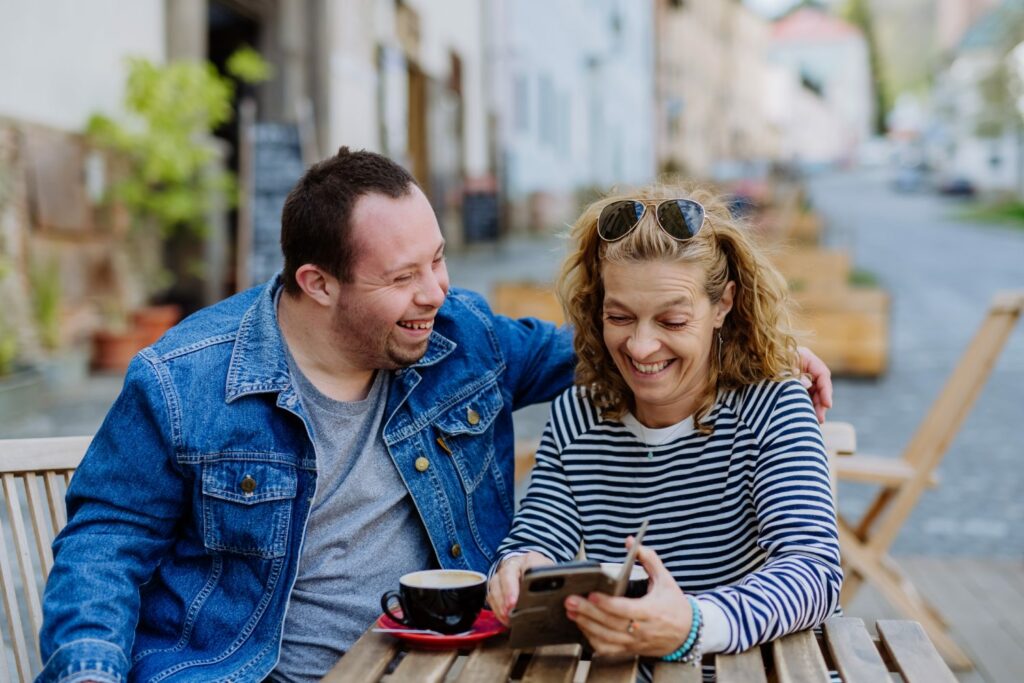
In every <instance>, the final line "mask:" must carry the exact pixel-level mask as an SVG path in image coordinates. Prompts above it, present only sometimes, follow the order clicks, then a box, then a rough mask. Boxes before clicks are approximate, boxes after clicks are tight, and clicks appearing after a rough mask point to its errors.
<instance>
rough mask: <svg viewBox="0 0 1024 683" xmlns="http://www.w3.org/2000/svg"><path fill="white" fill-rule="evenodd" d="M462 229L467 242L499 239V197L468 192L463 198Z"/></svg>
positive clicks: (488, 193)
mask: <svg viewBox="0 0 1024 683" xmlns="http://www.w3.org/2000/svg"><path fill="white" fill-rule="evenodd" d="M462 228H463V234H464V235H465V237H466V241H467V242H493V241H494V240H497V239H498V195H497V193H496V192H467V193H466V194H465V195H463V198H462Z"/></svg>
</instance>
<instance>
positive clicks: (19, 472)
mask: <svg viewBox="0 0 1024 683" xmlns="http://www.w3.org/2000/svg"><path fill="white" fill-rule="evenodd" d="M91 440H92V437H89V436H72V437H60V438H52V439H6V440H0V478H2V480H3V498H4V502H5V503H6V505H5V508H6V509H5V510H4V511H0V590H2V592H3V603H4V615H5V616H6V620H5V623H4V624H3V625H2V626H0V653H2V654H3V661H2V662H0V681H2V682H4V683H6V682H7V681H11V680H16V681H29V680H32V678H33V677H34V676H35V674H37V673H38V672H39V670H40V669H41V668H42V663H41V662H40V661H39V629H40V627H41V626H42V623H43V619H42V606H41V602H42V589H43V586H45V585H46V578H47V577H48V576H49V575H50V569H51V568H52V567H53V551H52V549H51V547H50V546H51V544H52V543H53V539H54V537H55V536H56V535H57V533H58V532H59V531H60V530H61V529H62V528H63V527H64V524H65V523H66V522H67V514H66V511H65V508H64V494H65V493H66V491H67V486H68V484H69V483H70V482H71V475H72V473H73V472H74V470H75V468H76V467H77V466H78V463H79V462H80V461H81V460H82V456H83V455H84V454H85V449H86V448H88V446H89V442H90V441H91ZM26 520H27V522H28V523H26ZM30 527H31V528H30ZM30 534H31V535H30ZM19 589H20V590H19ZM8 653H13V658H14V662H13V663H14V666H15V669H16V672H17V675H16V676H13V677H12V676H11V673H12V670H11V661H10V659H11V657H10V654H8Z"/></svg>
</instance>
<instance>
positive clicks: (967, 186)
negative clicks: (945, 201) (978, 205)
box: [939, 176, 975, 197]
mask: <svg viewBox="0 0 1024 683" xmlns="http://www.w3.org/2000/svg"><path fill="white" fill-rule="evenodd" d="M939 193H940V194H944V195H947V196H950V197H973V196H974V195H975V189H974V183H972V182H971V181H970V180H968V179H967V178H964V177H962V176H951V177H949V178H944V179H943V180H942V181H941V182H940V183H939Z"/></svg>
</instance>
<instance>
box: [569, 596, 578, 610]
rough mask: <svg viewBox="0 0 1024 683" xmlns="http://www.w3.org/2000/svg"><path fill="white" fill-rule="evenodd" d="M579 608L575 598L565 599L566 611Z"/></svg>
mask: <svg viewBox="0 0 1024 683" xmlns="http://www.w3.org/2000/svg"><path fill="white" fill-rule="evenodd" d="M579 606H580V603H579V601H578V600H577V599H576V598H566V599H565V607H566V609H576V608H578V607H579Z"/></svg>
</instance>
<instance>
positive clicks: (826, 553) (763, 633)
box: [697, 381, 843, 652]
mask: <svg viewBox="0 0 1024 683" xmlns="http://www.w3.org/2000/svg"><path fill="white" fill-rule="evenodd" d="M775 399H776V400H775V401H774V402H773V405H772V407H771V408H770V410H768V411H765V414H764V415H759V416H757V417H756V418H755V419H756V421H757V422H756V424H749V425H748V426H751V428H752V429H753V431H754V433H755V434H756V435H757V437H758V441H759V442H760V444H761V446H760V454H759V456H758V462H757V465H756V469H755V471H754V488H753V495H754V507H755V510H756V514H757V525H758V545H760V546H761V548H762V549H763V550H764V552H765V554H766V555H767V559H766V561H765V563H764V564H763V565H762V566H761V567H760V568H759V569H757V571H754V572H751V573H750V574H748V575H747V576H745V577H744V578H743V580H742V581H740V582H739V583H737V584H735V585H731V586H723V587H721V588H717V589H715V590H711V591H708V592H704V593H701V594H699V595H698V596H697V599H698V601H699V602H700V604H701V607H702V609H703V610H704V611H705V612H707V613H708V624H707V626H711V622H712V620H713V619H714V620H724V623H725V624H726V625H727V628H722V629H714V630H715V631H717V632H718V633H720V634H721V640H720V642H707V641H706V642H705V651H706V652H740V651H743V650H746V649H748V648H750V647H753V646H754V645H757V644H760V643H764V642H767V641H769V640H772V639H775V638H778V637H780V636H782V635H785V634H787V633H792V632H794V631H798V630H801V629H805V628H810V627H812V626H817V625H819V624H821V623H822V622H823V621H824V620H825V619H826V618H828V617H829V616H831V615H832V613H833V612H834V611H835V610H836V607H837V606H838V604H839V589H840V587H841V585H842V578H843V573H842V569H841V568H840V564H839V537H838V532H837V530H836V513H835V507H834V504H833V500H832V487H831V480H830V478H829V470H828V460H827V457H826V454H825V449H824V444H823V442H822V438H821V430H820V428H819V427H818V423H817V419H816V418H815V415H814V408H813V407H812V405H811V401H810V398H809V397H808V395H807V391H806V390H805V389H804V388H803V387H802V386H801V385H800V384H799V383H798V382H796V381H792V382H785V383H784V384H782V385H781V390H780V391H779V393H778V395H777V396H776V397H775ZM705 635H706V637H707V635H708V633H707V631H705Z"/></svg>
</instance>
